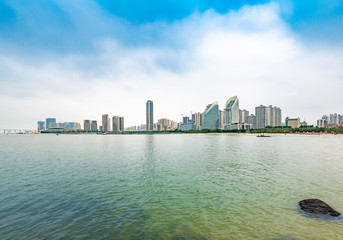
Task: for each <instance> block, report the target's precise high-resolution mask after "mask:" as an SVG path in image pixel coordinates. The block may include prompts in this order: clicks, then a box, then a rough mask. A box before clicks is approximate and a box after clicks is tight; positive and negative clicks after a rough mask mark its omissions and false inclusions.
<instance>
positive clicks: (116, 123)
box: [112, 116, 124, 132]
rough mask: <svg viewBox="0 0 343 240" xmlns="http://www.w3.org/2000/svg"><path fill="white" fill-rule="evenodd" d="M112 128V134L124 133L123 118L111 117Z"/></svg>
mask: <svg viewBox="0 0 343 240" xmlns="http://www.w3.org/2000/svg"><path fill="white" fill-rule="evenodd" d="M112 126H113V128H112V129H113V131H114V132H122V131H124V117H118V116H113V117H112Z"/></svg>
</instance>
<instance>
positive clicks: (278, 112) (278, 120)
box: [274, 107, 282, 126]
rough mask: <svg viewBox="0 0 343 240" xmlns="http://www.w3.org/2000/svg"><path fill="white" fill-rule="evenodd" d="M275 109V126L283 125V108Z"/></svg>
mask: <svg viewBox="0 0 343 240" xmlns="http://www.w3.org/2000/svg"><path fill="white" fill-rule="evenodd" d="M274 111H275V126H281V125H282V122H281V121H282V120H281V108H279V107H274Z"/></svg>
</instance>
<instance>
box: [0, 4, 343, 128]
mask: <svg viewBox="0 0 343 240" xmlns="http://www.w3.org/2000/svg"><path fill="white" fill-rule="evenodd" d="M342 32H343V2H341V1H335V0H327V1H309V0H302V1H292V0H276V1H253V0H247V1H234V0H230V1H219V0H212V1H209V0H202V1H195V0H192V1H185V0H183V1H177V0H173V1H172V0H166V1H152V0H149V1H138V0H137V1H124V0H120V1H105V0H100V1H91V0H89V1H77V0H76V1H43V0H37V1H16V0H11V1H4V0H1V1H0V55H1V57H0V84H1V86H2V89H3V90H2V91H1V92H0V100H1V101H0V107H1V108H2V109H3V117H2V118H1V119H0V128H2V127H3V128H5V127H19V126H22V127H25V128H34V127H35V123H36V121H38V120H42V119H44V118H45V117H47V116H55V117H57V118H58V120H60V121H72V120H75V121H79V122H82V121H83V119H86V118H87V119H88V118H91V119H99V120H100V115H101V114H102V113H109V114H113V115H124V116H125V117H126V126H128V125H137V124H140V123H143V122H144V106H145V105H144V104H145V100H146V99H150V98H152V99H153V100H154V101H155V102H156V103H155V105H156V109H157V110H158V111H157V112H156V116H155V117H156V118H162V117H168V118H171V119H174V120H176V121H179V120H180V119H179V118H180V114H185V113H188V112H190V111H193V112H194V111H203V108H204V107H205V106H206V104H207V103H210V102H213V101H215V100H219V102H220V104H221V105H222V106H223V105H224V103H225V100H226V99H227V98H229V97H231V96H233V95H238V97H239V98H240V99H241V108H248V110H250V111H251V112H254V107H255V106H257V105H259V104H265V105H269V104H272V105H278V106H280V107H281V108H282V109H283V110H284V112H283V117H286V116H288V115H289V116H291V117H295V116H299V117H301V118H305V119H306V118H307V119H308V120H310V121H312V123H314V121H315V120H316V118H319V117H320V116H321V115H322V114H328V113H330V111H333V112H343V109H339V108H340V107H341V105H340V104H338V102H342V101H343V99H342V97H341V96H340V94H338V92H337V94H336V92H335V91H338V90H336V89H339V87H343V85H342V75H343V73H342V70H340V68H341V67H340V66H341V63H343V61H342V57H341V56H342V54H341V53H342V48H343V46H342V41H343V34H342ZM323 82H326V83H328V84H329V85H330V86H335V87H336V88H335V89H334V90H333V93H332V92H331V93H330V94H325V93H322V91H321V90H322V88H320V87H318V86H319V85H320V84H322V83H323ZM209 83H211V87H210V88H208V84H209ZM242 85H244V86H248V87H247V88H242V87H240V86H242ZM292 85H294V86H297V87H291V86H292ZM249 86H250V87H249ZM280 86H285V87H284V88H283V91H282V94H275V92H278V91H279V88H280ZM251 88H253V90H254V91H253V90H252V89H251ZM217 89H219V90H217ZM224 89H225V90H224ZM175 91H178V92H179V93H180V96H179V97H178V98H177V99H176V100H175V99H173V98H174V94H173V92H175ZM207 91H209V92H208V93H207ZM261 93H263V94H261ZM206 94H207V96H206V97H205V96H204V95H206ZM316 94H317V95H319V94H324V100H323V99H322V100H321V101H319V100H316V99H317V98H316ZM171 99H173V100H171ZM290 99H292V100H290ZM317 101H318V102H317ZM185 102H187V103H188V104H184V103H185ZM299 103H300V104H299ZM84 104H86V105H87V107H84ZM328 105H329V106H330V107H327V106H328ZM37 106H38V107H37ZM99 106H100V107H99ZM222 106H220V107H222ZM27 109H31V111H27ZM32 109H34V110H32ZM75 109H77V110H75ZM166 109H169V110H166ZM20 112H27V114H26V116H27V118H25V119H21V121H17V120H15V119H18V118H17V114H18V113H20Z"/></svg>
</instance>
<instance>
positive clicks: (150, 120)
mask: <svg viewBox="0 0 343 240" xmlns="http://www.w3.org/2000/svg"><path fill="white" fill-rule="evenodd" d="M146 130H148V131H152V130H154V103H153V102H152V101H151V100H148V101H147V102H146Z"/></svg>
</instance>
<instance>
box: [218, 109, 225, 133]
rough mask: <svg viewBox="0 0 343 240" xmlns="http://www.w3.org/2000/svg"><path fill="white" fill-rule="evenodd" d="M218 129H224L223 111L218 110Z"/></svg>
mask: <svg viewBox="0 0 343 240" xmlns="http://www.w3.org/2000/svg"><path fill="white" fill-rule="evenodd" d="M219 128H220V129H224V128H225V111H222V110H219Z"/></svg>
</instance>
